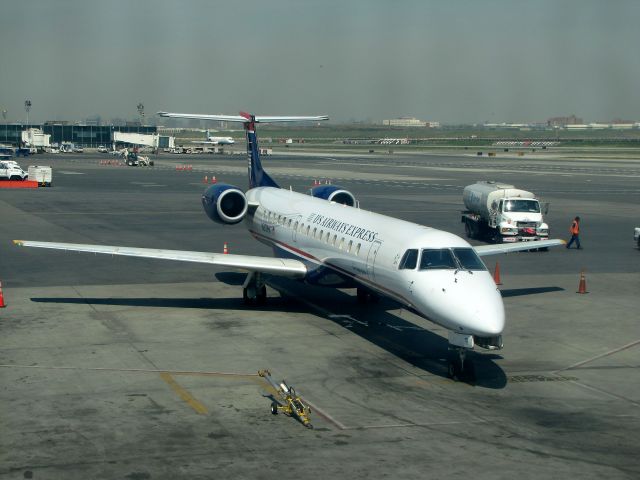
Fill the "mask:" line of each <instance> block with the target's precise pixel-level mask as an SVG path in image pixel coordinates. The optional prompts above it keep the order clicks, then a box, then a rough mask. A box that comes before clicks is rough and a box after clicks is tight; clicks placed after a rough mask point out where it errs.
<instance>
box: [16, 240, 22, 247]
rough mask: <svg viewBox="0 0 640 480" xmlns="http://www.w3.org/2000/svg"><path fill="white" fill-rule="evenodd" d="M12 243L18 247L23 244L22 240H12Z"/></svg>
mask: <svg viewBox="0 0 640 480" xmlns="http://www.w3.org/2000/svg"><path fill="white" fill-rule="evenodd" d="M13 243H14V244H15V245H17V246H18V247H22V246H24V240H14V241H13Z"/></svg>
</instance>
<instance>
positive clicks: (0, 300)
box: [0, 282, 7, 308]
mask: <svg viewBox="0 0 640 480" xmlns="http://www.w3.org/2000/svg"><path fill="white" fill-rule="evenodd" d="M6 306H7V304H6V303H4V296H3V295H2V282H0V308H4V307H6Z"/></svg>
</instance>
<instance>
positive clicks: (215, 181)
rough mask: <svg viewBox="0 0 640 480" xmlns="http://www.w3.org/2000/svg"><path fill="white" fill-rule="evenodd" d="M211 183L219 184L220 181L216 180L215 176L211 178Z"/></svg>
mask: <svg viewBox="0 0 640 480" xmlns="http://www.w3.org/2000/svg"><path fill="white" fill-rule="evenodd" d="M211 183H218V180H216V176H215V175H213V176H212V177H211Z"/></svg>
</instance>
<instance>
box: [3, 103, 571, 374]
mask: <svg viewBox="0 0 640 480" xmlns="http://www.w3.org/2000/svg"><path fill="white" fill-rule="evenodd" d="M159 115H161V116H163V117H174V118H192V119H199V120H218V121H219V120H223V121H227V122H240V123H242V124H244V128H245V131H246V136H247V151H248V154H249V190H247V191H246V192H243V191H242V190H241V189H240V188H238V187H235V186H232V185H227V184H221V183H218V184H216V185H212V186H210V187H208V188H207V189H206V191H205V192H204V194H203V195H202V205H203V207H204V210H205V212H206V214H207V215H208V216H209V218H210V219H211V220H213V221H214V222H216V223H220V224H235V223H239V222H241V221H242V220H245V222H246V225H247V228H248V229H249V232H250V233H251V234H252V235H253V236H254V237H255V238H256V239H257V240H259V241H260V242H263V243H265V244H267V245H269V246H271V247H273V251H274V254H275V257H276V258H271V257H257V256H248V255H225V254H218V253H209V252H189V251H181V250H156V249H150V248H132V247H116V246H100V245H83V244H70V243H55V242H36V241H23V240H16V241H15V243H16V244H18V245H21V246H26V247H41V248H53V249H61V250H74V251H79V252H93V253H106V254H111V255H127V256H133V257H146V258H158V259H165V260H178V261H183V262H197V263H208V264H213V265H221V266H227V267H235V268H239V269H241V270H245V271H248V272H249V273H248V275H247V277H246V280H245V282H244V285H243V296H244V299H245V301H246V302H247V303H262V302H264V301H265V299H266V287H265V274H273V275H281V276H286V277H290V278H295V279H300V280H302V281H305V282H308V283H309V284H314V285H323V286H332V287H355V288H357V297H358V300H360V301H366V300H367V298H369V297H371V296H377V295H384V296H386V297H389V298H392V299H393V300H395V301H397V302H399V303H400V304H401V305H403V306H404V307H405V308H407V309H408V310H410V311H412V312H414V313H417V314H418V315H420V316H422V317H424V318H426V319H428V320H430V321H432V322H434V323H436V324H438V325H441V326H443V327H444V328H446V329H447V330H448V331H449V344H450V349H451V351H452V352H453V355H451V358H450V360H449V370H448V371H449V375H450V376H451V377H461V376H462V375H463V374H464V375H465V376H467V375H469V376H471V377H472V376H473V364H472V363H471V361H470V358H468V357H466V356H465V354H466V352H467V351H468V350H470V349H473V347H474V345H478V346H480V347H484V348H487V349H499V348H502V335H501V334H502V330H503V328H504V306H503V303H502V297H501V296H500V292H499V291H498V289H497V288H496V285H495V282H494V280H493V278H492V276H491V274H490V273H489V272H488V271H487V268H486V266H485V265H484V264H483V262H482V261H481V260H480V258H479V257H481V256H484V255H494V254H498V253H506V252H514V251H518V250H528V249H531V247H532V245H531V244H527V243H520V244H509V245H507V244H501V245H483V246H476V247H473V246H471V245H470V244H469V243H467V242H466V241H465V240H463V239H462V238H460V237H458V236H456V235H453V234H451V233H447V232H444V231H441V230H437V229H435V228H430V227H426V226H422V225H418V224H415V223H411V222H406V221H404V220H399V219H397V218H393V217H388V216H385V215H379V214H377V213H373V212H368V211H366V210H362V209H360V208H359V205H358V203H357V201H356V199H355V198H354V196H353V195H352V194H351V193H350V192H349V191H347V190H345V189H343V188H341V187H338V186H335V185H321V186H317V187H315V188H313V189H312V190H311V192H310V194H304V193H297V192H293V191H291V190H287V189H282V188H280V187H279V186H278V184H277V183H276V182H275V181H274V180H273V179H272V178H271V177H270V176H269V174H268V173H267V172H266V171H265V170H264V169H263V168H262V164H261V162H260V153H259V149H258V141H257V137H256V131H255V126H256V124H257V123H271V122H297V121H319V120H328V117H257V116H253V115H249V114H246V113H241V114H240V115H239V116H226V115H198V114H182V113H166V112H160V113H159ZM562 244H564V241H563V240H542V241H538V242H536V244H535V247H536V248H544V247H551V246H556V245H562Z"/></svg>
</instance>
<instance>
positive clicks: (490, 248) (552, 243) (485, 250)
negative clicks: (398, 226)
mask: <svg viewBox="0 0 640 480" xmlns="http://www.w3.org/2000/svg"><path fill="white" fill-rule="evenodd" d="M566 244H567V242H566V241H564V240H557V239H556V240H538V241H535V242H517V243H498V244H495V245H479V246H474V247H473V249H474V250H475V251H476V253H477V254H478V256H480V257H484V256H486V255H499V254H501V253H509V252H522V251H525V250H534V249H537V248H548V247H559V246H560V245H566Z"/></svg>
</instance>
